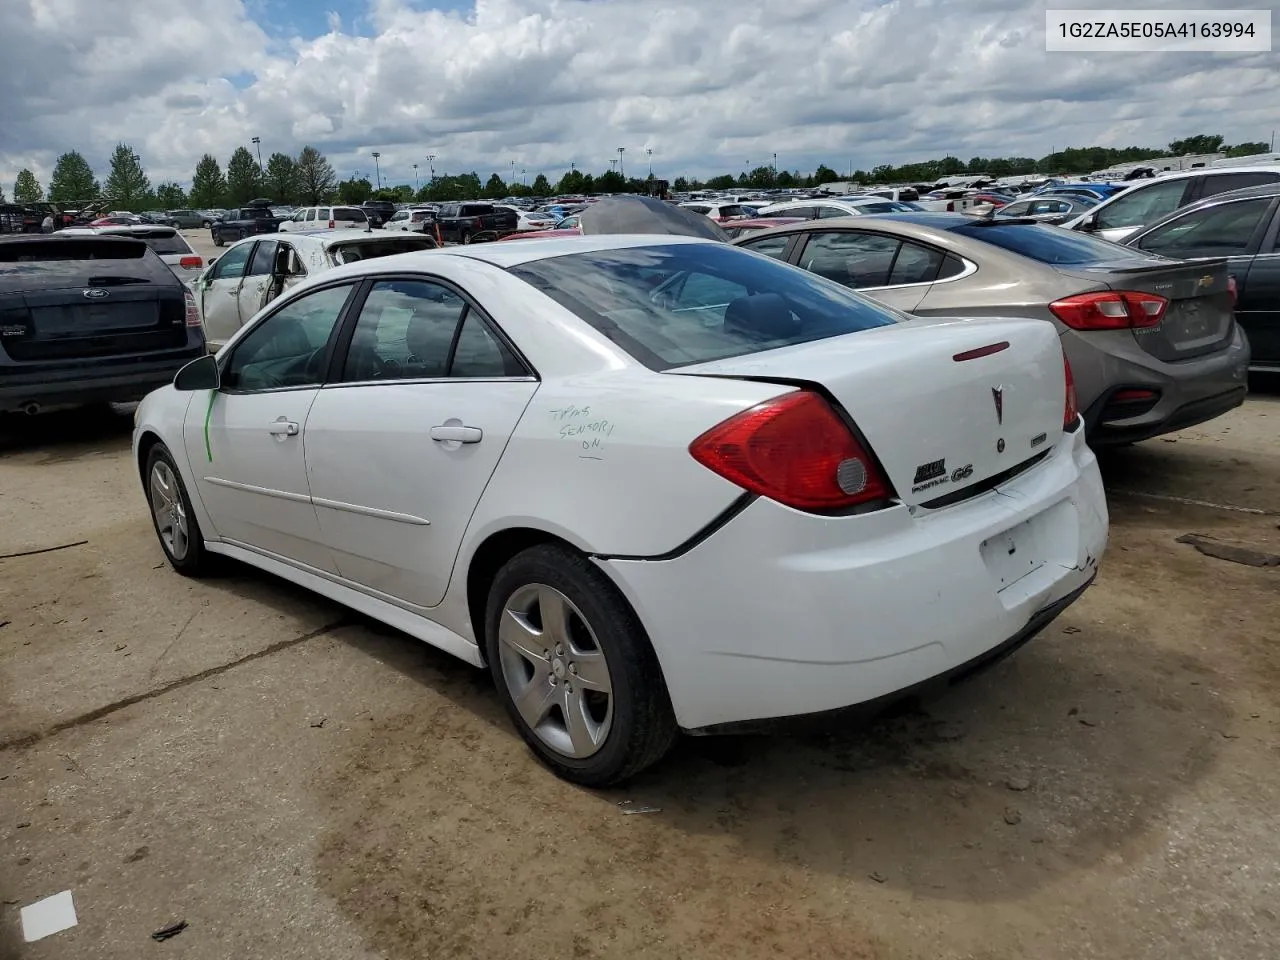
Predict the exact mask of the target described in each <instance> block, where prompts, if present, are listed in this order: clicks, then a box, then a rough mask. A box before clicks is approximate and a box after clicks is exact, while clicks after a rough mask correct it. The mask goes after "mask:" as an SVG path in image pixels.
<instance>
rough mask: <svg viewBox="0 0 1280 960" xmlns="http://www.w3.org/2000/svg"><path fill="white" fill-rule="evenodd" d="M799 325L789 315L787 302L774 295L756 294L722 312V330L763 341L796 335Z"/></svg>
mask: <svg viewBox="0 0 1280 960" xmlns="http://www.w3.org/2000/svg"><path fill="white" fill-rule="evenodd" d="M798 327H799V322H798V321H797V320H796V319H795V317H793V316H792V314H791V309H790V308H789V307H788V306H787V301H786V299H785V298H784V297H783V296H782V295H781V294H777V293H757V294H753V295H750V296H746V297H739V298H738V299H737V300H733V301H731V302H730V303H729V307H728V309H726V310H725V312H724V328H725V330H726V331H728V332H731V333H745V334H747V335H748V336H753V337H757V338H760V339H763V340H775V339H778V338H781V337H788V336H791V335H793V334H795V333H796V331H797V328H798Z"/></svg>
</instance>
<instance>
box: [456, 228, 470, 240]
mask: <svg viewBox="0 0 1280 960" xmlns="http://www.w3.org/2000/svg"><path fill="white" fill-rule="evenodd" d="M459 239H460V240H461V241H462V242H463V243H470V242H471V231H470V230H464V231H462V236H461V237H460V238H459Z"/></svg>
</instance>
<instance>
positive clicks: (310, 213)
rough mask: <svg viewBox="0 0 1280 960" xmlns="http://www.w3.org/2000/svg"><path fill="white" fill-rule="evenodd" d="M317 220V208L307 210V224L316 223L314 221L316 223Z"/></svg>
mask: <svg viewBox="0 0 1280 960" xmlns="http://www.w3.org/2000/svg"><path fill="white" fill-rule="evenodd" d="M315 219H316V208H315V207H310V208H309V209H308V210H307V217H306V222H307V223H312V222H314V221H315Z"/></svg>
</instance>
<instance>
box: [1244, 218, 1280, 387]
mask: <svg viewBox="0 0 1280 960" xmlns="http://www.w3.org/2000/svg"><path fill="white" fill-rule="evenodd" d="M1236 283H1237V286H1238V288H1239V300H1238V301H1237V302H1236V319H1238V320H1239V321H1240V325H1241V326H1242V327H1244V329H1245V332H1246V333H1247V334H1248V336H1249V346H1250V348H1251V354H1252V359H1251V363H1252V365H1254V366H1255V367H1266V368H1268V369H1271V370H1280V210H1277V211H1276V212H1275V213H1274V214H1273V216H1272V220H1271V227H1270V229H1269V230H1268V231H1267V233H1266V235H1265V237H1264V238H1263V242H1262V244H1261V246H1260V247H1259V252H1258V255H1257V256H1256V257H1254V258H1253V262H1252V263H1250V264H1249V270H1248V273H1246V274H1244V275H1240V274H1237V275H1236Z"/></svg>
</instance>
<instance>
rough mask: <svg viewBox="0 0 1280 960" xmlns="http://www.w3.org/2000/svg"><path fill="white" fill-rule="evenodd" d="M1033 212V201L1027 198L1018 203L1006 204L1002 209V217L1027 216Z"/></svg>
mask: <svg viewBox="0 0 1280 960" xmlns="http://www.w3.org/2000/svg"><path fill="white" fill-rule="evenodd" d="M1030 212H1031V203H1030V201H1027V200H1019V201H1018V202H1017V203H1009V204H1006V205H1005V206H1004V207H1003V208H1002V209H1001V210H1000V215H1001V216H1002V217H1025V216H1026V215H1027V214H1029V213H1030Z"/></svg>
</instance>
